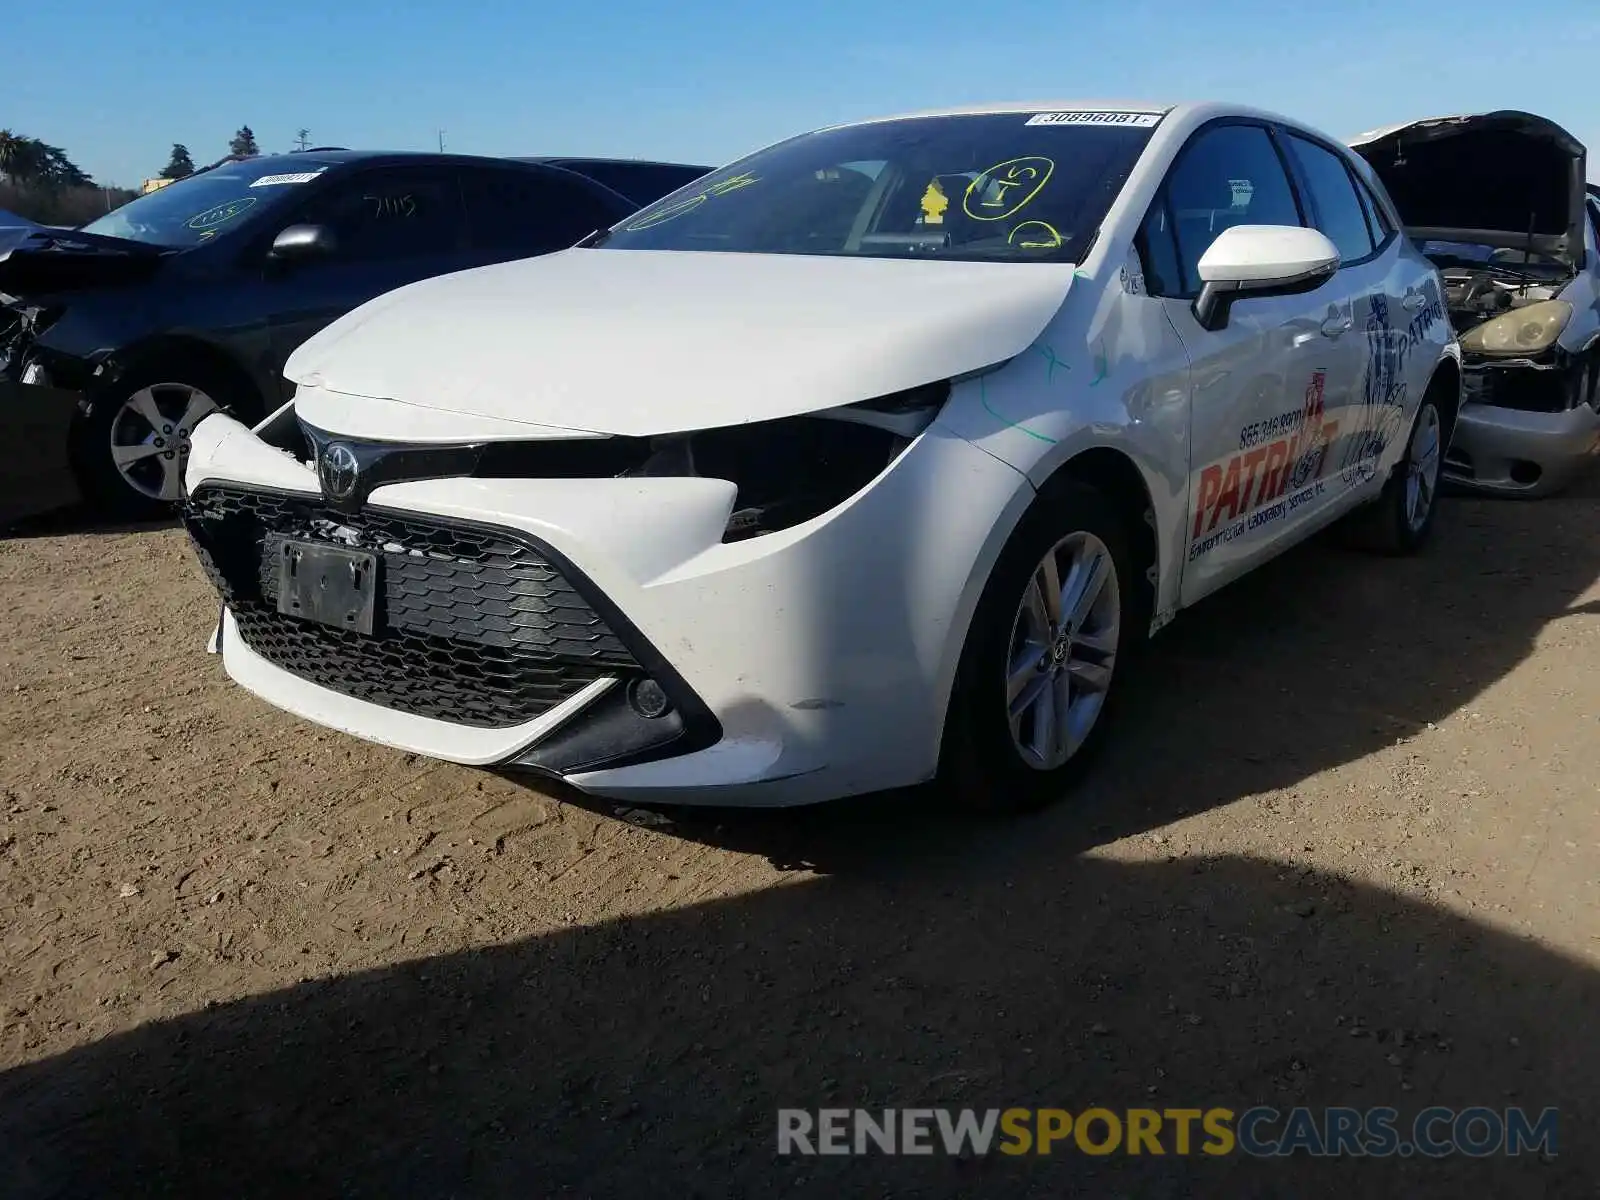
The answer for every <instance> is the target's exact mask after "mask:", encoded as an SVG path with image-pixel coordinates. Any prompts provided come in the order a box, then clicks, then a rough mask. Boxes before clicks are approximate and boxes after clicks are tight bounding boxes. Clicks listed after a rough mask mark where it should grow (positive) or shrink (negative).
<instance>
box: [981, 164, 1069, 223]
mask: <svg viewBox="0 0 1600 1200" xmlns="http://www.w3.org/2000/svg"><path fill="white" fill-rule="evenodd" d="M1055 169H1056V164H1055V160H1054V159H1049V158H1044V157H1042V156H1040V155H1024V156H1023V157H1022V158H1008V159H1006V161H1005V162H1002V163H996V164H995V165H994V166H992V167H990V168H989V169H988V170H987V171H984V172H983V173H982V174H981V175H979V176H978V177H977V178H976V179H974V180H973V181H972V182H971V183H969V184H967V191H966V195H964V196H963V197H962V198H961V208H962V210H963V211H964V212H965V213H966V214H967V216H969V217H971V218H972V219H973V220H974V221H1004V220H1005V219H1006V218H1007V217H1014V216H1016V214H1017V213H1018V212H1020V211H1021V210H1022V209H1024V208H1025V207H1027V205H1028V204H1029V203H1031V202H1032V200H1033V198H1034V197H1035V196H1037V195H1038V194H1039V193H1040V192H1042V191H1043V190H1044V185H1045V184H1047V183H1049V182H1050V176H1051V175H1052V174H1053V173H1054V172H1055Z"/></svg>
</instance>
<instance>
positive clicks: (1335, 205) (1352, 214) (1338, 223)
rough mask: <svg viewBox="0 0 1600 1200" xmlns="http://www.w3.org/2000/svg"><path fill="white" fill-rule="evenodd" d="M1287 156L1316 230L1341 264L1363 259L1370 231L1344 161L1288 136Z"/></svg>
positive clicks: (1367, 251) (1368, 248) (1369, 247)
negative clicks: (1298, 176) (1302, 184)
mask: <svg viewBox="0 0 1600 1200" xmlns="http://www.w3.org/2000/svg"><path fill="white" fill-rule="evenodd" d="M1287 141H1288V143H1289V154H1290V155H1291V156H1292V157H1293V158H1294V161H1295V164H1296V165H1297V166H1298V167H1299V168H1300V174H1301V177H1302V178H1303V179H1304V180H1305V181H1306V186H1307V187H1308V188H1309V189H1310V191H1311V205H1312V207H1313V208H1314V209H1315V210H1316V216H1317V228H1318V229H1320V230H1322V232H1323V233H1325V234H1327V235H1328V240H1329V241H1330V242H1332V243H1333V244H1334V245H1335V246H1336V247H1338V249H1339V257H1340V258H1341V259H1343V260H1344V261H1345V262H1355V261H1356V260H1357V259H1361V258H1366V257H1367V255H1369V254H1371V253H1372V251H1373V248H1374V247H1373V242H1372V231H1371V230H1370V229H1369V228H1368V227H1367V213H1366V210H1365V209H1363V208H1362V207H1361V198H1360V197H1359V196H1358V195H1356V185H1355V183H1354V181H1353V180H1351V178H1350V172H1349V170H1348V169H1347V168H1346V167H1345V165H1344V159H1342V158H1340V157H1339V156H1338V155H1337V154H1335V153H1333V151H1331V150H1329V149H1327V148H1326V147H1325V146H1319V145H1317V144H1316V143H1315V142H1308V141H1307V140H1306V139H1305V138H1302V137H1296V136H1295V135H1294V134H1292V133H1291V134H1290V135H1289V136H1288V138H1287Z"/></svg>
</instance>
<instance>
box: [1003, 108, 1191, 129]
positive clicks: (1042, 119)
mask: <svg viewBox="0 0 1600 1200" xmlns="http://www.w3.org/2000/svg"><path fill="white" fill-rule="evenodd" d="M1160 123H1161V114H1160V113H1147V112H1047V113H1034V114H1033V116H1031V117H1029V118H1028V120H1027V124H1029V125H1126V126H1128V127H1129V128H1130V129H1150V128H1152V127H1154V126H1156V125H1159V124H1160Z"/></svg>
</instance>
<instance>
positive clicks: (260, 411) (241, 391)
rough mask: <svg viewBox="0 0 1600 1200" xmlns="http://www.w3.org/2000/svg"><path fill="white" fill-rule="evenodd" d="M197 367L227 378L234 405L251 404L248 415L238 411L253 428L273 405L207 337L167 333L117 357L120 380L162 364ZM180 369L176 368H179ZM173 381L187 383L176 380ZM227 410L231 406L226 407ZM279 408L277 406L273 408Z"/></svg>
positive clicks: (252, 379) (236, 362) (245, 371)
mask: <svg viewBox="0 0 1600 1200" xmlns="http://www.w3.org/2000/svg"><path fill="white" fill-rule="evenodd" d="M168 363H172V364H194V365H197V366H199V367H200V368H201V369H202V370H205V371H207V372H209V373H211V374H214V375H217V376H220V377H221V378H223V379H225V380H226V381H227V383H228V386H229V387H230V389H232V390H233V395H232V396H230V397H229V400H230V401H231V402H232V403H233V404H240V403H243V404H248V405H249V406H250V411H249V412H246V413H239V412H235V413H234V414H233V415H234V416H236V417H238V418H239V419H240V420H241V421H244V422H245V423H246V424H249V425H253V424H254V423H255V422H256V421H258V420H260V419H261V418H262V417H264V416H265V415H266V413H267V409H268V405H269V404H270V403H271V399H275V398H269V397H268V396H267V395H266V394H265V393H264V391H263V389H262V386H261V384H260V383H259V382H258V381H257V380H256V378H255V377H254V375H252V374H251V372H250V371H249V369H248V368H247V367H245V365H244V364H243V363H241V362H240V361H239V360H238V359H237V358H236V357H235V356H234V355H232V354H231V353H229V352H228V351H227V350H225V349H223V348H222V347H220V346H218V345H216V344H215V343H213V342H209V341H206V340H204V339H203V338H198V337H194V336H191V335H188V334H181V333H164V334H159V335H157V336H155V337H150V338H146V339H145V340H143V341H141V342H139V343H137V344H135V345H133V346H131V347H129V348H128V349H127V350H124V351H122V352H120V353H119V354H118V355H117V358H116V374H115V378H116V379H117V380H122V379H126V378H129V377H130V376H133V375H135V374H138V373H142V372H145V371H149V370H153V369H155V368H156V367H158V366H160V365H162V364H168ZM175 369H176V368H175ZM173 382H183V381H182V380H173ZM212 399H214V400H217V401H218V403H219V404H220V403H222V398H221V397H216V396H213V397H212ZM223 407H224V409H225V410H226V409H227V408H229V407H230V405H223ZM272 407H274V408H275V407H276V405H272Z"/></svg>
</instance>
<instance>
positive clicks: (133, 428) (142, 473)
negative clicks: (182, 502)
mask: <svg viewBox="0 0 1600 1200" xmlns="http://www.w3.org/2000/svg"><path fill="white" fill-rule="evenodd" d="M218 407H219V406H218V404H217V402H216V401H215V400H213V399H212V398H211V397H210V396H208V395H206V393H204V392H202V391H201V390H200V389H199V388H196V387H190V386H189V385H188V384H186V383H156V384H151V385H150V386H149V387H143V388H140V389H139V390H138V391H136V392H134V393H133V395H131V396H129V397H128V398H127V399H126V400H124V401H123V402H122V407H121V408H120V409H118V410H117V415H116V416H115V417H113V418H112V421H111V461H112V462H113V463H114V464H115V465H116V468H117V473H118V474H119V475H121V476H122V480H123V482H124V483H126V484H127V485H128V486H129V487H130V488H132V489H133V490H134V491H136V492H138V493H139V494H140V495H141V496H147V497H149V498H150V499H152V500H162V501H173V500H177V499H178V498H179V497H180V495H181V494H182V493H181V483H182V480H183V468H184V465H185V464H186V463H187V462H188V459H189V438H190V436H191V435H192V434H193V433H194V427H195V425H196V424H197V423H198V422H199V421H200V419H201V418H202V417H204V416H206V415H207V414H209V413H213V412H215V411H217V408H218Z"/></svg>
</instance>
